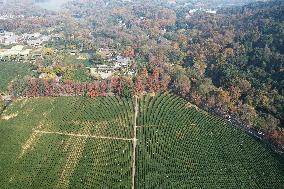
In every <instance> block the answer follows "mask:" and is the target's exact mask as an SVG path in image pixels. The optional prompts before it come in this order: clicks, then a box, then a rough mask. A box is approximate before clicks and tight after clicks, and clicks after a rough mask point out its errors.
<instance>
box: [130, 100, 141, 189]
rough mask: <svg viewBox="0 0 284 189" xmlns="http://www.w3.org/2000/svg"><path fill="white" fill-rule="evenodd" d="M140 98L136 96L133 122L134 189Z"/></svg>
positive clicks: (133, 183) (133, 185) (133, 182)
mask: <svg viewBox="0 0 284 189" xmlns="http://www.w3.org/2000/svg"><path fill="white" fill-rule="evenodd" d="M138 110H139V107H138V97H137V96H135V113H134V121H133V154H132V159H133V160H132V189H134V188H135V173H136V146H137V137H136V134H137V117H138Z"/></svg>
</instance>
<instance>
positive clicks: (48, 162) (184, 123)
mask: <svg viewBox="0 0 284 189" xmlns="http://www.w3.org/2000/svg"><path fill="white" fill-rule="evenodd" d="M134 149H135V151H134ZM0 168H1V169H0V186H1V188H13V189H14V188H141V189H142V188H279V189H280V188H283V186H284V161H283V158H281V157H279V156H277V155H276V154H274V153H273V152H272V151H271V150H269V149H268V148H267V147H265V146H264V145H263V144H261V143H259V142H258V141H256V140H255V139H253V138H251V137H250V136H248V135H247V134H245V133H244V132H243V131H241V130H239V129H237V128H235V127H234V126H232V125H230V124H228V123H227V122H225V121H224V120H222V119H220V118H218V117H215V116H212V115H209V114H207V113H206V112H203V111H201V110H198V109H196V108H194V107H191V106H190V105H189V104H188V103H186V102H185V101H184V100H182V99H180V98H178V97H176V96H174V95H157V96H155V97H150V96H145V97H143V98H139V99H135V98H133V99H122V98H119V97H98V98H95V99H91V98H84V97H58V98H34V99H21V100H17V101H16V102H14V103H13V104H12V105H11V106H10V107H9V108H8V109H6V110H5V112H4V113H3V114H2V115H1V117H0Z"/></svg>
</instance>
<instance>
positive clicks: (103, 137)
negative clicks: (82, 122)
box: [34, 130, 133, 141]
mask: <svg viewBox="0 0 284 189" xmlns="http://www.w3.org/2000/svg"><path fill="white" fill-rule="evenodd" d="M34 132H36V133H43V134H57V135H63V136H74V137H85V138H97V139H111V140H125V141H132V140H133V139H132V138H119V137H105V136H95V135H82V134H73V133H62V132H50V131H39V130H35V131H34Z"/></svg>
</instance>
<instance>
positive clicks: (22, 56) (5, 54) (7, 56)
mask: <svg viewBox="0 0 284 189" xmlns="http://www.w3.org/2000/svg"><path fill="white" fill-rule="evenodd" d="M30 52H31V49H24V46H22V45H16V46H14V47H12V48H11V49H1V50H0V60H15V61H21V60H27V59H28V57H29V55H30Z"/></svg>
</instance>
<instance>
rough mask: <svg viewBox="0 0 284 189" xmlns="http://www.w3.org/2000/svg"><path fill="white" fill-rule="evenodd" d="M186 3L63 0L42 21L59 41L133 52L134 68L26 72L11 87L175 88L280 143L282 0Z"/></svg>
mask: <svg viewBox="0 0 284 189" xmlns="http://www.w3.org/2000/svg"><path fill="white" fill-rule="evenodd" d="M191 8H192V7H190V6H181V5H180V4H174V5H169V4H162V3H161V2H160V1H157V2H156V1H155V2H152V1H151V2H150V1H134V2H132V3H130V2H124V1H109V2H106V1H102V0H96V1H88V3H85V2H77V3H76V2H70V3H68V4H67V5H66V6H65V9H66V12H64V13H62V15H60V16H61V18H62V19H61V21H59V17H58V18H57V17H56V16H54V20H53V21H52V22H51V21H48V25H55V24H57V25H58V24H59V23H60V24H61V25H62V28H63V29H64V34H65V38H64V41H61V44H63V43H64V48H69V47H70V46H76V45H78V44H84V47H83V51H84V52H90V51H95V50H96V49H98V48H100V47H109V48H115V49H118V50H120V51H122V52H123V54H124V55H125V56H128V57H132V58H135V62H136V64H135V67H136V70H137V74H136V76H135V77H134V78H128V77H118V76H117V77H113V78H112V79H110V80H107V81H85V82H78V81H72V79H71V80H65V81H62V82H59V83H58V82H55V81H42V80H38V79H33V78H26V79H24V80H18V81H14V82H13V83H12V84H11V86H10V92H11V93H12V94H13V95H14V96H29V97H31V96H60V95H89V96H91V97H95V96H100V95H102V96H104V95H107V94H110V93H114V94H118V95H123V96H125V97H127V96H131V95H133V94H134V93H135V94H139V95H140V94H144V93H145V92H149V93H158V92H174V93H176V94H178V95H180V96H182V97H183V98H185V99H187V100H189V101H190V102H192V103H194V104H196V105H197V106H199V107H202V108H203V109H205V110H210V111H214V112H216V113H218V114H222V115H225V116H228V115H230V116H232V117H233V118H234V119H237V120H238V121H240V122H242V123H245V124H246V125H247V126H248V127H253V128H255V129H257V130H259V131H261V132H263V133H265V134H266V136H267V138H268V139H269V140H271V141H273V142H276V143H281V144H284V126H283V125H284V120H283V118H284V88H283V86H284V80H283V79H284V73H283V71H284V68H283V63H284V44H283V43H284V42H283V40H284V2H283V1H270V2H265V3H263V2H259V3H253V4H249V5H246V6H240V7H233V8H222V9H218V11H217V14H210V13H205V12H202V11H199V12H196V13H194V14H189V13H188V11H189V10H190V9H191ZM6 24H7V23H6ZM10 25H11V24H10ZM10 25H9V24H8V25H7V28H8V26H10ZM8 29H9V28H8ZM12 29H13V28H12ZM12 29H11V30H12ZM52 45H56V44H51V46H52ZM57 45H58V44H57ZM78 46H80V45H78ZM91 63H92V62H91Z"/></svg>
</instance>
